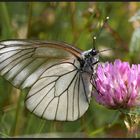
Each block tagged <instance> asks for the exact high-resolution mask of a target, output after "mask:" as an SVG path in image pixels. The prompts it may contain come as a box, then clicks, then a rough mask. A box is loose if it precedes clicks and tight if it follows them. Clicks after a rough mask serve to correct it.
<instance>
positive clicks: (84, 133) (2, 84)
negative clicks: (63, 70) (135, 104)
mask: <svg viewBox="0 0 140 140" xmlns="http://www.w3.org/2000/svg"><path fill="white" fill-rule="evenodd" d="M139 9H140V3H138V2H125V3H124V2H107V3H106V2H30V3H29V2H7V3H6V2H0V40H6V39H24V38H26V39H39V40H52V41H53V40H55V41H60V42H61V41H64V42H67V43H69V44H73V45H74V46H76V47H78V48H80V49H82V50H88V49H90V48H91V47H92V35H96V34H97V33H98V32H99V30H100V28H101V25H102V23H103V20H104V19H105V17H107V16H109V17H110V20H109V21H108V24H106V26H105V28H104V29H103V31H102V32H101V34H100V36H99V37H98V38H97V41H96V49H99V50H104V49H112V50H110V51H106V52H104V53H102V55H101V61H103V62H105V61H110V62H113V61H114V60H115V59H121V60H123V61H129V62H130V63H139V62H140V44H139V43H140V28H139V27H140V22H139V19H140V11H139ZM25 96H26V91H22V93H21V92H20V91H19V90H18V89H15V88H14V87H13V86H12V85H10V84H9V83H8V82H7V81H6V80H4V79H3V78H2V77H0V137H15V136H16V137H126V135H127V131H126V128H125V125H124V122H123V116H122V115H121V114H120V112H118V111H116V110H109V109H106V108H104V107H103V106H101V105H98V104H97V103H95V101H94V99H93V100H92V101H91V104H90V107H89V109H88V111H87V113H86V114H85V115H84V116H83V117H82V118H80V119H79V120H77V121H75V122H56V121H48V120H42V119H40V118H38V117H36V116H35V115H33V114H31V113H30V112H29V111H28V110H27V109H26V108H25V105H24V99H25Z"/></svg>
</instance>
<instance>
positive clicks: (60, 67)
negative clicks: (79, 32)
mask: <svg viewBox="0 0 140 140" xmlns="http://www.w3.org/2000/svg"><path fill="white" fill-rule="evenodd" d="M80 57H81V51H80V50H78V49H75V48H74V47H72V46H70V45H68V44H65V43H54V42H53V43H52V42H45V41H42V42H39V41H27V40H10V41H1V42H0V74H1V75H2V76H3V77H4V78H5V79H7V80H8V81H10V82H11V84H13V85H14V86H15V87H17V88H20V89H24V88H27V87H30V90H29V93H28V94H27V97H26V106H27V108H28V109H29V110H30V111H31V112H33V113H34V114H36V115H37V116H40V117H42V118H46V119H49V120H60V121H73V120H76V119H78V118H79V117H81V116H82V115H83V114H84V113H85V112H86V110H87V109H88V106H89V102H90V96H91V88H92V87H91V84H90V76H89V75H88V74H87V73H85V72H81V65H80V62H79V59H81V58H80Z"/></svg>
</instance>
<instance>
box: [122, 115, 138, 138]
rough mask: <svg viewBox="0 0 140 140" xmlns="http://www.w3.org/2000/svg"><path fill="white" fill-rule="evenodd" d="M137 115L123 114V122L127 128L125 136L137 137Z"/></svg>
mask: <svg viewBox="0 0 140 140" xmlns="http://www.w3.org/2000/svg"><path fill="white" fill-rule="evenodd" d="M139 121H140V119H139V117H138V116H137V115H134V114H127V115H126V114H125V119H124V123H125V125H126V128H127V137H131V138H132V137H134V138H137V137H138V124H139Z"/></svg>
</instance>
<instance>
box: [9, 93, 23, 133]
mask: <svg viewBox="0 0 140 140" xmlns="http://www.w3.org/2000/svg"><path fill="white" fill-rule="evenodd" d="M21 100H22V94H20V95H19V99H18V103H17V109H16V113H15V120H14V123H13V126H12V128H11V135H12V136H15V135H16V133H17V132H16V130H17V127H18V119H19V115H20V108H21Z"/></svg>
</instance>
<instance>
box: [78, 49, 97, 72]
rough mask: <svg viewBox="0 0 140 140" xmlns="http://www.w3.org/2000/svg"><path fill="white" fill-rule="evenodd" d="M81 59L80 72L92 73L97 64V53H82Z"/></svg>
mask: <svg viewBox="0 0 140 140" xmlns="http://www.w3.org/2000/svg"><path fill="white" fill-rule="evenodd" d="M82 56H83V58H82V60H81V61H80V65H81V70H82V71H86V72H89V73H93V71H94V68H95V65H96V64H97V63H98V62H99V53H98V51H96V50H94V49H91V50H88V51H85V52H83V54H82Z"/></svg>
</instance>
